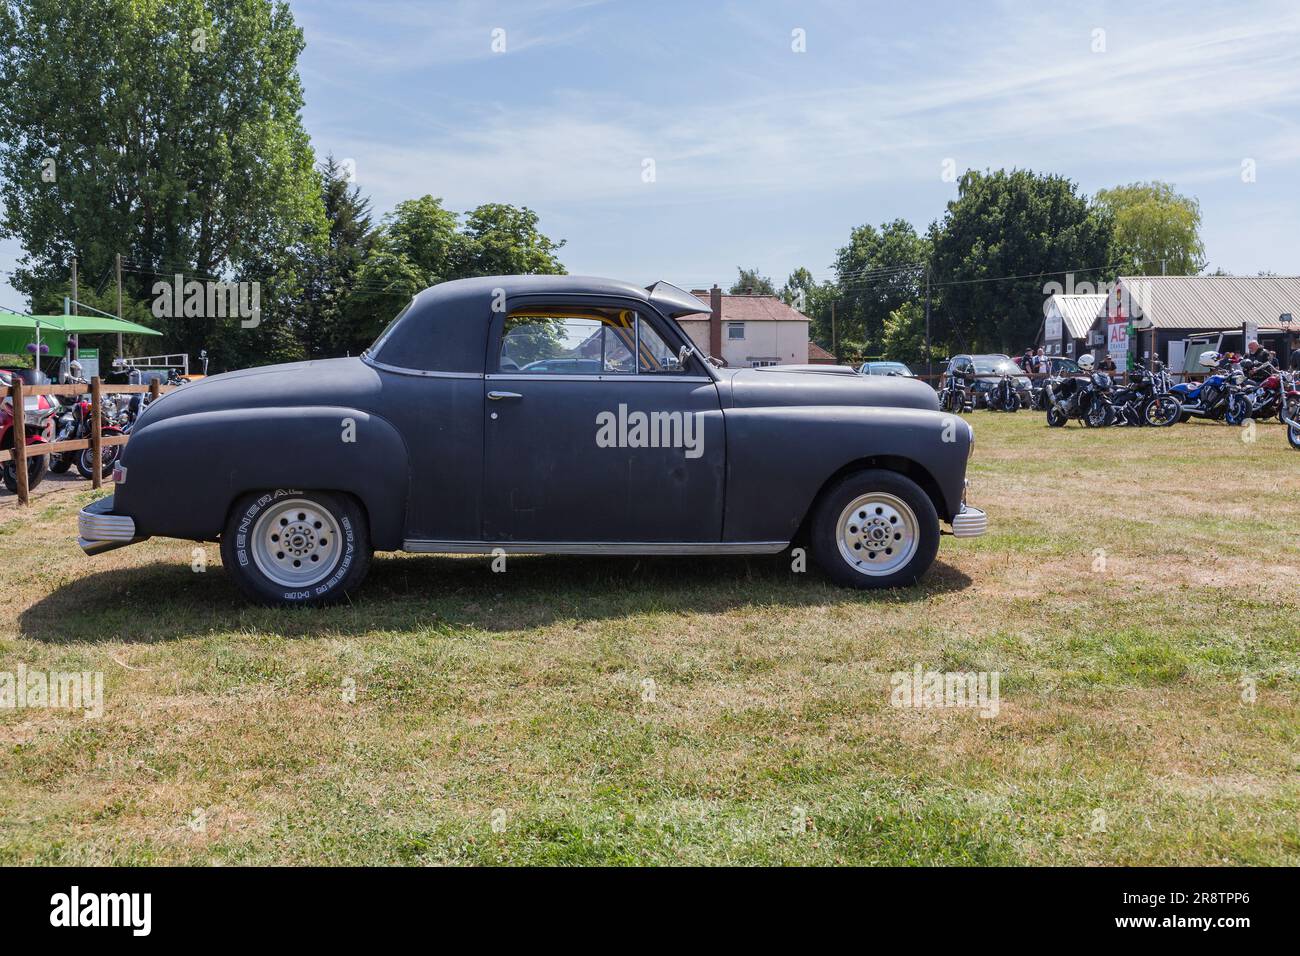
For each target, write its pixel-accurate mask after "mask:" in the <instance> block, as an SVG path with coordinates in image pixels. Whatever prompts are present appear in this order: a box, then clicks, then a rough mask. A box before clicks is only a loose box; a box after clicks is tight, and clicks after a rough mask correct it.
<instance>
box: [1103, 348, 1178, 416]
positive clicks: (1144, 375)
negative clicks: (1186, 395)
mask: <svg viewBox="0 0 1300 956" xmlns="http://www.w3.org/2000/svg"><path fill="white" fill-rule="evenodd" d="M1171 389H1172V381H1171V379H1170V377H1169V373H1168V372H1166V371H1165V367H1164V365H1162V364H1160V363H1159V362H1157V363H1156V370H1155V372H1149V371H1147V370H1146V369H1144V368H1137V369H1134V370H1133V371H1132V372H1131V373H1129V382H1128V385H1126V386H1124V387H1123V388H1120V389H1116V391H1115V393H1114V395H1113V397H1112V399H1111V401H1112V404H1114V406H1115V411H1116V422H1117V423H1118V424H1121V425H1152V426H1155V427H1158V428H1168V427H1169V426H1170V425H1173V424H1176V423H1177V422H1178V420H1179V418H1180V417H1181V416H1182V411H1183V406H1182V402H1180V401H1179V399H1178V396H1177V395H1174V394H1173V392H1172V391H1171Z"/></svg>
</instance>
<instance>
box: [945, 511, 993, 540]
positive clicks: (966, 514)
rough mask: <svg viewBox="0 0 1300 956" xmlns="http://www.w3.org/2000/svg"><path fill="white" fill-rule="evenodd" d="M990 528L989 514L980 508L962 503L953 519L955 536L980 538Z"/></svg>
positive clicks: (953, 533)
mask: <svg viewBox="0 0 1300 956" xmlns="http://www.w3.org/2000/svg"><path fill="white" fill-rule="evenodd" d="M988 530H989V516H988V515H986V514H985V513H984V512H982V511H980V510H979V509H978V508H972V507H971V506H970V505H962V506H961V511H959V512H957V514H956V515H954V516H953V519H952V536H953V537H954V538H978V537H979V536H980V535H982V534H983V533H984V532H985V531H988Z"/></svg>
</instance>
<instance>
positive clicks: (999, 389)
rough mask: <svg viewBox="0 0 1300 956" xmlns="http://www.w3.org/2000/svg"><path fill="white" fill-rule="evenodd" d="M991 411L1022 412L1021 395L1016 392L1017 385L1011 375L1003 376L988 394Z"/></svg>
mask: <svg viewBox="0 0 1300 956" xmlns="http://www.w3.org/2000/svg"><path fill="white" fill-rule="evenodd" d="M988 407H989V411H993V412H1017V411H1019V410H1020V395H1019V394H1018V393H1017V392H1016V383H1015V381H1014V380H1013V379H1012V378H1011V376H1010V375H1003V376H1002V378H1001V379H1000V380H999V381H998V383H997V384H996V385H994V386H993V388H991V389H990V390H989V393H988Z"/></svg>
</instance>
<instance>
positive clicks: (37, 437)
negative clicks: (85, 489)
mask: <svg viewBox="0 0 1300 956" xmlns="http://www.w3.org/2000/svg"><path fill="white" fill-rule="evenodd" d="M12 384H13V380H12V376H11V375H10V373H8V372H0V387H3V388H9V386H10V385H12ZM55 411H56V408H55V404H54V402H53V401H52V400H51V399H50V398H49V396H47V395H30V396H25V397H24V398H23V417H22V425H21V426H20V427H22V429H23V436H24V439H25V441H24V443H25V444H26V445H27V448H28V455H27V487H28V489H31V488H35V487H36V486H37V485H39V484H40V483H41V482H42V481H43V480H45V473H46V471H47V470H48V469H49V464H50V456H49V455H41V454H32V452H33V451H36V450H37V449H38V448H39V446H41V445H43V444H48V443H50V442H52V441H53V440H54V413H55ZM14 427H15V426H14V400H13V396H12V395H9V394H6V395H5V396H4V402H3V403H0V449H4V450H12V449H13V447H14ZM2 471H3V477H4V485H5V487H6V488H8V489H9V490H10V491H11V492H13V493H14V494H17V493H18V467H17V464H16V463H15V462H13V461H7V462H5V463H4V467H3V469H2Z"/></svg>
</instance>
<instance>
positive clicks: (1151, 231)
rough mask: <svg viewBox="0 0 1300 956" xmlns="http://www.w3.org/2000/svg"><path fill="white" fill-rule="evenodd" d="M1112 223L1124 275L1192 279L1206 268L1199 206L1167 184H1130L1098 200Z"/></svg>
mask: <svg viewBox="0 0 1300 956" xmlns="http://www.w3.org/2000/svg"><path fill="white" fill-rule="evenodd" d="M1094 201H1095V202H1096V203H1097V205H1098V206H1100V207H1102V208H1103V209H1105V210H1106V211H1107V212H1108V213H1109V214H1110V216H1111V218H1112V219H1113V220H1114V224H1115V225H1114V228H1115V254H1116V256H1117V260H1118V261H1117V266H1118V268H1119V272H1120V274H1122V275H1171V276H1190V275H1196V274H1198V273H1199V272H1200V271H1201V270H1202V269H1204V268H1205V246H1204V244H1203V243H1202V242H1201V236H1200V229H1201V204H1200V203H1198V202H1197V201H1196V200H1195V199H1194V198H1192V197H1191V196H1183V195H1180V194H1178V193H1177V192H1175V191H1174V187H1173V186H1171V185H1170V184H1169V183H1162V182H1149V183H1130V184H1129V185H1127V186H1116V187H1115V188H1114V189H1103V190H1101V191H1100V192H1098V193H1097V195H1096V196H1095V197H1094Z"/></svg>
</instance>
